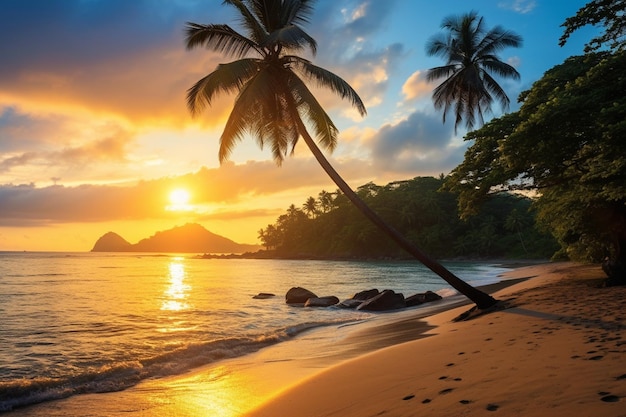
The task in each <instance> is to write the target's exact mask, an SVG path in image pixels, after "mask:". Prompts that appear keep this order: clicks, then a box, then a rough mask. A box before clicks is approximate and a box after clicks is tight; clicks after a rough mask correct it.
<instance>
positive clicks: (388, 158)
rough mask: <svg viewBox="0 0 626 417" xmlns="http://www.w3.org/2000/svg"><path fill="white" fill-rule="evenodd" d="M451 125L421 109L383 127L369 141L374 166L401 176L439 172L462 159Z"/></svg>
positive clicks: (463, 148)
mask: <svg viewBox="0 0 626 417" xmlns="http://www.w3.org/2000/svg"><path fill="white" fill-rule="evenodd" d="M453 130H454V128H453V126H452V124H450V123H448V124H443V123H442V121H441V118H440V116H438V115H431V114H427V113H424V112H421V111H416V112H414V113H412V114H411V115H410V116H409V117H408V118H406V119H405V120H402V121H400V122H399V123H396V124H393V125H391V124H388V125H385V126H383V127H382V128H381V129H380V130H379V131H378V133H377V134H376V135H374V136H373V137H372V139H371V141H370V143H369V144H368V145H369V146H370V148H371V158H372V159H373V161H374V162H373V165H374V167H375V169H377V170H382V171H386V172H388V173H394V174H395V175H401V176H407V175H408V176H418V175H436V174H437V173H441V172H445V171H449V170H450V169H452V168H453V167H455V166H456V165H458V164H459V162H460V161H462V160H463V153H464V152H465V145H464V144H461V145H459V144H458V141H455V140H454V139H455V136H454V132H453Z"/></svg>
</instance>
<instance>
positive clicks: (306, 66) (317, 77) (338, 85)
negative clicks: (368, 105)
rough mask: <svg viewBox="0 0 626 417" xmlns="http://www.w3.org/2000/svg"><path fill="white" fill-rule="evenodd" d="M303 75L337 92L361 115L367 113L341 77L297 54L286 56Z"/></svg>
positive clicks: (360, 101) (354, 92)
mask: <svg viewBox="0 0 626 417" xmlns="http://www.w3.org/2000/svg"><path fill="white" fill-rule="evenodd" d="M285 59H288V60H289V61H290V62H291V63H292V64H293V65H294V66H295V67H296V68H297V69H298V70H299V71H301V72H302V73H303V74H304V76H305V77H307V78H309V79H313V80H314V81H316V82H317V84H318V85H320V86H322V87H326V88H329V89H330V90H331V91H332V92H334V93H337V94H338V95H339V96H340V97H341V98H342V99H348V100H349V101H350V103H352V105H353V106H354V107H355V108H356V109H357V111H358V112H359V114H360V115H361V116H364V115H365V114H367V110H366V109H365V104H363V101H362V100H361V97H359V95H358V94H357V92H356V91H354V89H353V88H352V87H351V86H350V84H348V83H347V82H346V81H345V80H344V79H343V78H341V77H339V76H338V75H336V74H334V73H332V72H330V71H328V70H326V69H324V68H321V67H318V66H316V65H313V64H312V63H311V62H310V61H307V60H306V59H303V58H300V57H297V56H286V57H285Z"/></svg>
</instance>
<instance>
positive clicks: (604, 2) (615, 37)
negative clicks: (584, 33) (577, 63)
mask: <svg viewBox="0 0 626 417" xmlns="http://www.w3.org/2000/svg"><path fill="white" fill-rule="evenodd" d="M587 25H592V26H602V27H603V28H604V32H603V33H602V34H601V35H599V36H597V37H595V38H593V39H592V40H591V41H589V42H588V43H587V44H586V45H585V52H591V51H597V50H598V49H600V48H601V47H602V46H603V45H608V46H609V47H610V48H611V49H614V50H618V51H619V50H623V49H624V47H626V0H593V1H590V2H589V3H587V4H586V5H584V6H583V7H581V8H580V9H579V10H578V12H576V15H575V16H572V17H569V18H567V19H565V23H563V24H562V25H561V26H562V27H564V28H565V30H564V32H563V36H561V39H560V40H559V45H561V46H563V45H565V43H566V42H567V40H568V39H569V37H570V35H571V34H572V33H574V32H575V31H577V30H578V29H580V28H582V27H584V26H587Z"/></svg>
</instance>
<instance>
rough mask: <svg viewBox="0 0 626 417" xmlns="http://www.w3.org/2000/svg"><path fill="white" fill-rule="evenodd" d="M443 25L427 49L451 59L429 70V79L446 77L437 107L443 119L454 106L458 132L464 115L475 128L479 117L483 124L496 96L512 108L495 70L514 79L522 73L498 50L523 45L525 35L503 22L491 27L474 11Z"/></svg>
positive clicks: (436, 95)
mask: <svg viewBox="0 0 626 417" xmlns="http://www.w3.org/2000/svg"><path fill="white" fill-rule="evenodd" d="M441 27H442V29H444V30H445V33H441V34H438V35H435V36H434V37H432V38H430V39H429V40H428V43H427V45H426V53H427V54H428V55H430V56H433V55H436V56H440V57H442V58H444V59H445V60H446V61H447V62H446V65H444V66H441V67H435V68H431V69H430V70H428V72H427V73H426V79H427V80H428V81H435V80H438V79H440V78H445V79H444V81H443V82H442V83H441V84H440V85H439V86H437V88H435V90H434V92H433V101H434V104H435V108H436V109H438V110H441V109H442V108H443V122H444V123H445V121H446V114H447V113H448V111H450V109H451V108H452V107H453V106H454V113H455V115H456V120H455V122H454V130H455V132H456V130H457V127H458V125H459V124H461V122H462V121H463V119H465V125H466V127H467V128H468V129H469V130H472V128H473V127H474V125H475V124H476V117H478V120H479V122H480V124H483V123H484V117H483V116H484V114H485V113H488V112H491V103H492V102H493V100H494V99H496V100H497V101H499V102H500V104H501V105H502V108H503V109H507V108H508V106H509V98H508V97H507V95H506V93H505V92H504V90H503V89H502V87H500V85H499V84H498V83H497V82H496V80H495V79H494V78H493V76H492V74H494V75H498V76H500V77H504V78H513V79H519V77H520V75H519V73H518V72H517V70H516V69H515V68H513V67H512V66H511V65H509V64H507V63H505V62H502V61H501V60H500V59H499V58H498V57H497V55H496V53H497V52H498V51H500V50H502V49H503V48H505V47H508V46H511V47H518V46H521V44H522V38H521V37H520V36H519V35H517V34H515V33H513V32H510V31H505V30H504V29H502V28H501V27H500V26H496V27H495V28H493V29H491V30H487V29H486V28H485V23H484V21H483V18H482V17H478V14H477V13H476V12H473V11H472V12H470V13H467V14H464V15H461V16H450V17H447V18H445V19H444V20H443V23H442V24H441Z"/></svg>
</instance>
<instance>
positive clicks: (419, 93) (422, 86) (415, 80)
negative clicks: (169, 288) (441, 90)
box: [402, 71, 433, 101]
mask: <svg viewBox="0 0 626 417" xmlns="http://www.w3.org/2000/svg"><path fill="white" fill-rule="evenodd" d="M432 90H433V85H432V84H431V83H429V82H428V81H426V76H425V74H424V73H423V72H422V71H415V72H414V73H413V74H411V76H410V77H409V78H408V79H407V80H406V81H405V83H404V84H403V85H402V94H404V98H405V100H407V101H413V100H417V99H420V98H422V97H426V96H429V95H430V94H431V93H432Z"/></svg>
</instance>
